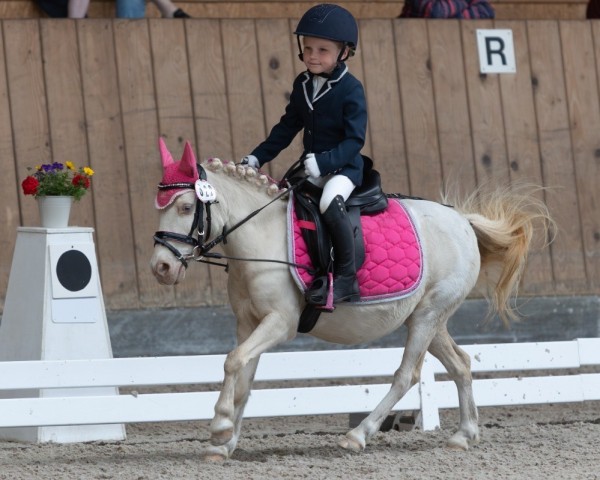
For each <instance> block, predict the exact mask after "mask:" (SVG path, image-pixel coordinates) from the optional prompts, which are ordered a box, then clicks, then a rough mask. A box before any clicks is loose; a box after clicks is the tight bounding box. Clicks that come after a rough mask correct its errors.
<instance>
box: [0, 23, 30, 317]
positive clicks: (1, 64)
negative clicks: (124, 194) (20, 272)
mask: <svg viewBox="0 0 600 480" xmlns="http://www.w3.org/2000/svg"><path fill="white" fill-rule="evenodd" d="M4 51H5V50H4V37H3V35H2V25H0V158H2V159H3V160H2V165H3V166H4V167H5V169H4V174H3V175H2V176H0V203H1V204H2V205H3V208H2V209H0V225H3V226H4V231H5V235H2V237H0V311H2V310H4V297H5V292H6V289H7V288H8V278H9V276H10V270H11V266H12V255H13V251H14V249H15V240H16V235H15V234H13V232H15V231H16V229H17V227H18V226H19V224H20V218H19V217H20V215H19V214H20V205H19V194H18V192H19V191H20V190H21V186H20V185H21V182H22V181H23V179H24V178H25V177H26V176H27V172H26V171H24V170H21V169H20V168H18V167H17V164H16V162H15V153H14V146H13V136H12V125H11V111H10V98H9V95H8V85H7V81H6V80H7V77H6V57H5V55H4ZM29 201H30V200H29Z"/></svg>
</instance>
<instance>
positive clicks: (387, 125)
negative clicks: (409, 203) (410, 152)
mask: <svg viewBox="0 0 600 480" xmlns="http://www.w3.org/2000/svg"><path fill="white" fill-rule="evenodd" d="M393 44H394V26H393V23H392V22H391V21H389V20H369V21H366V20H365V21H361V22H360V47H359V48H360V50H361V52H362V56H363V62H364V66H365V83H364V87H365V94H366V96H367V106H368V111H369V136H370V138H371V150H372V152H371V153H372V155H373V161H374V162H375V168H377V169H378V170H379V171H380V172H385V173H386V174H385V175H383V176H382V185H383V189H384V191H385V192H389V193H408V191H409V186H408V166H407V160H406V151H405V145H404V125H403V123H402V110H401V108H402V107H401V104H400V91H399V89H398V81H397V76H398V73H397V66H396V58H395V56H394V49H393V48H392V45H393Z"/></svg>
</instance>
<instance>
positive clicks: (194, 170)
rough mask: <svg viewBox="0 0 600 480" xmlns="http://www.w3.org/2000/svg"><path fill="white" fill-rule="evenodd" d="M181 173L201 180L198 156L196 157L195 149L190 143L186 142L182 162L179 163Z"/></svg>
mask: <svg viewBox="0 0 600 480" xmlns="http://www.w3.org/2000/svg"><path fill="white" fill-rule="evenodd" d="M179 171H180V172H181V173H183V174H184V175H185V176H186V177H188V178H199V175H198V167H197V165H196V155H194V149H193V148H192V146H191V145H190V142H185V147H184V148H183V155H182V156H181V162H179Z"/></svg>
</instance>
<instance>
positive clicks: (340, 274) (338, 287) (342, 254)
mask: <svg viewBox="0 0 600 480" xmlns="http://www.w3.org/2000/svg"><path fill="white" fill-rule="evenodd" d="M352 190H354V184H353V183H352V181H351V180H350V179H349V178H348V177H346V176H344V175H335V176H333V177H331V178H330V179H329V180H328V181H327V183H326V184H325V187H324V188H323V194H322V195H321V201H320V204H319V208H320V210H321V213H322V214H323V220H324V222H325V227H326V228H327V231H328V232H329V235H330V237H331V243H332V245H333V257H334V261H333V277H334V281H333V301H334V303H336V302H343V301H348V300H357V299H358V294H359V291H358V282H357V280H356V263H355V260H354V229H353V228H352V224H351V223H350V219H349V218H348V212H347V210H346V205H345V203H344V201H345V200H347V199H348V197H350V194H351V193H352ZM317 296H318V297H322V295H321V294H318V295H315V298H314V300H316V301H314V303H322V302H321V301H319V300H322V298H318V299H317V298H316V297H317ZM310 298H311V292H310V291H309V292H307V299H309V300H310Z"/></svg>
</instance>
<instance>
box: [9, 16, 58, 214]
mask: <svg viewBox="0 0 600 480" xmlns="http://www.w3.org/2000/svg"><path fill="white" fill-rule="evenodd" d="M3 26H4V48H5V54H6V62H7V65H6V71H7V77H8V91H9V92H10V93H9V95H10V111H11V117H12V118H11V120H12V132H13V142H14V152H15V160H16V172H17V176H18V178H20V179H22V178H25V176H26V175H27V174H28V173H29V172H28V171H27V168H28V167H31V168H33V167H35V166H36V165H40V164H42V163H48V162H50V161H51V160H52V156H51V152H50V139H49V127H48V108H47V99H46V88H45V83H44V71H43V67H42V51H41V44H40V32H39V28H38V22H37V20H24V21H5V22H3ZM19 191H20V197H19V198H20V202H21V222H22V225H39V214H38V208H37V205H36V202H35V200H34V199H33V197H31V196H28V197H25V196H24V195H23V193H22V190H21V189H20V188H19Z"/></svg>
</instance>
